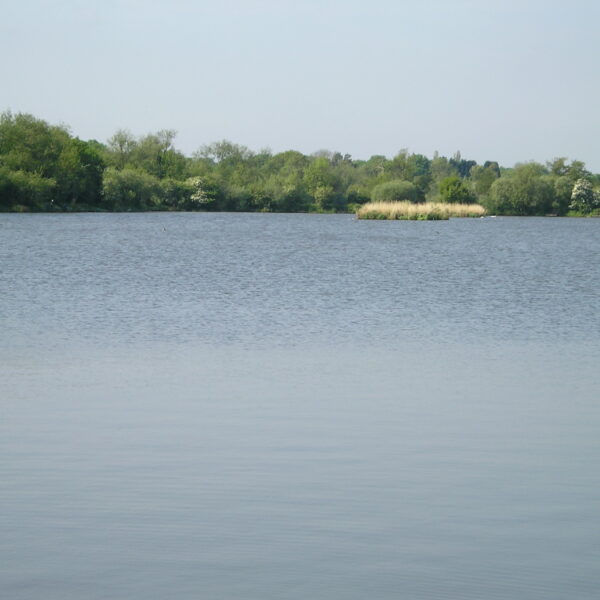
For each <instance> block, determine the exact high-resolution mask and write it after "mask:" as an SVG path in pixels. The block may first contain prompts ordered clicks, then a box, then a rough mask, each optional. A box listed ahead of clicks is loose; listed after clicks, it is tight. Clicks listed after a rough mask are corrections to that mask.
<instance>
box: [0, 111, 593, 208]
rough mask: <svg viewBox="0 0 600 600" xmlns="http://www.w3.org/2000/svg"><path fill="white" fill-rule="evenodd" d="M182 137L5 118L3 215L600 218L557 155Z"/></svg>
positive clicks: (585, 182)
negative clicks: (393, 213) (89, 136)
mask: <svg viewBox="0 0 600 600" xmlns="http://www.w3.org/2000/svg"><path fill="white" fill-rule="evenodd" d="M175 139H176V132H175V131H174V130H172V129H162V130H160V131H157V132H154V133H148V134H146V135H143V136H135V135H134V134H132V133H131V132H130V131H128V130H126V129H120V130H118V131H116V132H115V133H114V135H113V136H111V137H110V138H109V139H108V140H107V141H106V142H105V143H101V142H98V141H96V140H88V141H86V140H81V139H79V138H77V137H75V136H73V135H72V134H71V132H70V130H69V129H68V128H67V127H65V126H63V125H51V124H49V123H47V122H45V121H43V120H41V119H38V118H36V117H34V116H32V115H29V114H21V113H19V114H13V113H11V112H5V113H3V114H2V115H0V210H2V211H78V210H79V211H81V210H98V211H141V210H209V211H273V212H301V211H302V212H304V211H314V212H345V211H351V210H355V209H356V208H358V207H359V206H360V205H362V204H365V203H366V202H369V201H370V200H377V201H392V202H393V201H400V200H408V201H410V202H423V201H425V200H431V201H442V202H449V203H470V202H478V203H480V204H482V205H483V206H484V207H485V208H486V209H487V210H488V212H490V213H492V214H506V215H547V214H557V215H564V214H568V213H569V212H572V211H575V212H577V213H578V214H594V213H596V212H598V211H600V200H599V198H600V195H599V193H598V188H599V187H600V176H599V175H593V174H592V173H590V172H589V171H588V170H587V169H586V168H585V164H584V163H583V162H581V161H579V160H573V161H571V162H569V160H568V159H567V158H566V157H558V158H554V159H553V160H551V161H548V162H547V163H546V164H544V165H543V164H541V163H535V162H529V163H523V164H518V165H516V166H515V167H513V168H501V167H500V166H499V165H498V163H497V162H496V161H485V162H484V163H483V164H481V165H480V164H477V162H476V161H474V160H467V159H464V158H462V156H461V154H460V152H457V153H455V154H454V155H453V156H452V157H450V158H448V157H445V156H440V155H439V154H438V153H437V152H436V153H435V154H434V156H433V157H432V158H428V157H426V156H424V155H422V154H415V153H410V152H409V151H408V150H406V149H402V150H400V151H399V152H398V153H397V154H396V155H395V156H393V157H391V158H388V157H386V156H383V155H374V156H371V157H370V158H369V159H367V160H357V159H353V158H352V157H351V156H350V155H349V154H343V153H341V152H330V151H328V150H320V151H318V152H315V153H314V154H312V155H305V154H302V153H300V152H297V151H295V150H288V151H285V152H280V153H277V154H273V153H272V152H271V151H270V150H266V149H265V150H260V151H258V152H254V151H252V150H251V149H249V148H247V147H246V146H243V145H239V144H235V143H233V142H231V141H228V140H221V141H217V142H213V143H209V144H205V145H203V146H200V147H199V149H198V151H197V152H195V153H194V154H193V155H192V156H185V155H184V154H183V153H182V152H180V151H179V150H177V148H176V147H175Z"/></svg>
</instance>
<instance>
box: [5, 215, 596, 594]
mask: <svg viewBox="0 0 600 600" xmlns="http://www.w3.org/2000/svg"><path fill="white" fill-rule="evenodd" d="M0 240H1V243H0V293H1V298H2V300H1V301H0V325H1V326H2V334H1V335H0V397H1V398H2V400H1V405H0V406H1V411H2V413H1V419H0V481H1V483H0V486H1V494H0V526H1V530H2V536H1V537H0V586H1V589H3V590H4V592H3V593H4V594H5V595H6V596H7V597H10V598H11V599H15V600H21V599H23V600H24V599H27V600H29V599H34V598H35V599H37V598H40V597H43V598H45V599H46V600H68V599H71V598H72V599H75V598H77V599H79V598H82V597H84V598H87V599H91V600H95V599H104V598H111V599H114V598H123V599H128V600H137V599H140V600H141V599H147V598H157V599H158V598H180V599H188V598H189V599H192V598H210V599H212V598H215V599H217V598H237V597H244V598H247V599H257V600H258V599H260V600H268V599H273V600H275V599H282V598H289V599H294V600H296V599H304V598H314V599H323V600H326V599H327V600H330V599H337V598H339V599H342V598H343V599H354V598H356V599H357V600H358V599H361V600H362V599H363V598H365V597H372V598H382V599H387V598H414V599H428V600H429V599H435V598H464V599H470V598H473V599H474V598H498V599H500V598H511V599H523V600H525V599H527V600H530V599H533V600H535V599H540V600H541V599H544V600H547V599H557V600H558V599H561V600H562V599H564V598H566V597H573V598H578V599H583V600H585V599H588V598H589V599H591V598H596V596H597V590H598V589H599V588H600V575H599V571H598V568H597V565H598V564H600V545H599V543H598V542H599V538H598V531H600V516H599V513H598V509H597V507H598V502H599V500H600V498H599V492H598V490H599V489H600V485H599V484H600V442H599V441H598V435H597V432H598V430H599V427H600V409H599V407H598V398H599V397H600V393H599V391H600V375H599V369H598V364H599V359H600V311H598V307H599V306H600V302H599V300H600V261H599V260H598V258H599V256H600V253H599V250H600V221H598V220H593V219H587V220H578V219H536V218H529V219H518V218H497V219H476V220H451V221H449V222H371V221H356V220H354V219H353V218H352V217H350V216H344V215H339V216H333V215H251V214H248V215H241V214H119V215H97V214H90V215H0Z"/></svg>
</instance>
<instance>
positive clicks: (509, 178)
mask: <svg viewBox="0 0 600 600" xmlns="http://www.w3.org/2000/svg"><path fill="white" fill-rule="evenodd" d="M554 200H555V192H554V184H553V180H552V177H551V176H549V175H548V174H547V171H546V169H545V168H544V167H543V166H542V165H540V164H538V163H534V162H531V163H524V164H519V165H516V166H515V168H514V169H512V170H511V171H510V172H507V173H506V174H504V175H503V176H502V177H500V178H499V179H497V180H496V181H495V182H494V183H493V185H492V187H491V190H490V196H489V198H488V199H486V200H485V203H484V206H485V207H486V208H487V209H488V212H491V213H497V214H505V215H545V214H549V213H551V212H552V207H553V204H554Z"/></svg>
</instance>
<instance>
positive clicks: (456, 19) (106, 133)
mask: <svg viewBox="0 0 600 600" xmlns="http://www.w3.org/2000/svg"><path fill="white" fill-rule="evenodd" d="M0 6H1V7H2V13H1V14H2V17H1V19H0V57H1V58H0V82H1V83H0V111H5V110H11V111H12V112H13V113H18V112H25V113H30V114H33V115H34V116H36V117H39V118H41V119H44V120H46V121H49V122H50V123H52V124H59V123H61V124H66V125H68V126H69V127H70V130H71V132H72V133H73V134H74V135H76V136H78V137H80V138H81V139H97V140H99V141H101V142H105V141H106V140H107V139H108V138H109V137H110V136H111V135H113V134H114V133H115V131H117V130H118V129H128V130H130V131H131V132H132V133H134V134H135V135H144V134H147V133H150V132H154V131H158V130H160V129H174V130H176V131H177V138H176V140H175V146H176V147H177V148H178V149H180V150H181V151H182V152H184V153H185V154H188V155H190V154H192V153H193V152H194V151H196V150H197V149H199V148H200V147H201V146H203V145H204V144H208V143H211V142H214V141H218V140H222V139H227V140H230V141H232V142H235V143H238V144H243V145H245V146H248V147H249V148H251V149H253V150H256V151H257V150H260V149H264V148H269V149H271V151H273V152H280V151H284V150H289V149H294V150H299V151H301V152H303V153H306V154H309V153H312V152H315V151H318V150H323V149H327V150H331V151H339V152H342V153H348V154H351V155H352V156H353V157H354V158H359V159H367V158H369V157H370V156H371V155H373V154H384V155H386V156H388V157H391V156H394V155H395V154H396V153H397V152H398V151H400V150H402V149H408V150H409V151H410V152H417V153H422V154H425V155H427V156H429V157H431V156H432V155H433V153H434V152H435V151H438V152H439V153H440V154H442V155H446V156H451V155H453V154H454V153H455V152H456V151H460V152H461V155H462V157H463V158H467V159H473V160H476V161H478V162H479V163H482V162H484V161H486V160H497V161H498V162H499V163H500V164H501V165H503V166H512V165H514V164H515V163H516V162H523V161H528V160H536V161H539V162H546V161H548V160H551V159H553V158H555V157H559V156H566V157H568V158H570V159H578V160H582V161H584V162H585V163H586V165H587V166H588V168H589V169H591V170H592V171H594V172H596V173H598V172H600V110H599V109H598V107H599V105H600V103H599V102H598V99H599V98H600V76H599V75H600V68H599V66H598V60H599V59H600V36H599V35H598V33H597V26H598V23H599V22H600V2H597V0H571V1H570V2H564V1H561V2H556V1H554V0H544V1H541V0H520V1H512V0H505V1H500V0H489V1H486V0H478V1H476V0H454V1H452V0H448V1H441V0H420V2H416V1H411V2H405V1H403V0H369V1H366V0H360V1H359V0H319V1H318V0H304V1H302V0H297V1H295V2H293V1H288V0H277V1H275V0H245V1H244V0H218V1H217V0H211V1H205V0H196V1H193V0H168V1H167V0H154V1H153V0H102V1H99V0H81V1H80V0H51V1H45V0H18V1H17V0H0Z"/></svg>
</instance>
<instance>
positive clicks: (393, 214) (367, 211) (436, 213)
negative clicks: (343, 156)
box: [356, 202, 485, 221]
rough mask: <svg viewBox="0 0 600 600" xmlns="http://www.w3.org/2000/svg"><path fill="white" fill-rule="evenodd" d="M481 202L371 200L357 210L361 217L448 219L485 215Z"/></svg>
mask: <svg viewBox="0 0 600 600" xmlns="http://www.w3.org/2000/svg"><path fill="white" fill-rule="evenodd" d="M484 215H485V208H483V206H481V205H479V204H446V203H444V202H424V203H423V204H415V203H413V202H369V203H368V204H364V205H363V206H361V207H360V208H359V209H358V210H357V211H356V216H357V218H359V219H405V220H412V221H435V220H447V219H449V218H450V217H483V216H484Z"/></svg>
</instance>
